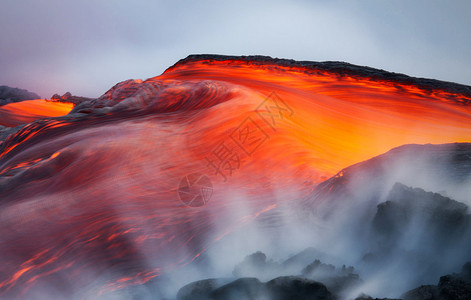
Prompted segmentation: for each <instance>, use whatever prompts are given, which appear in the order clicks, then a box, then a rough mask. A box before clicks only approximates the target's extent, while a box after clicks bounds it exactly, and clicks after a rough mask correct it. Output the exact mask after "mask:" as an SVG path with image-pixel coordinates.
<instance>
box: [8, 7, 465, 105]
mask: <svg viewBox="0 0 471 300" xmlns="http://www.w3.org/2000/svg"><path fill="white" fill-rule="evenodd" d="M470 12H471V1H466V0H463V1H445V0H443V1H436V0H419V1H412V0H408V1H402V0H401V1H386V0H384V1H381V0H368V1H336V0H330V1H327V0H323V1H308V0H304V1H303V0H299V1H277V0H272V1H268V0H267V1H265V0H264V1H235V0H233V1H221V0H219V1H216V0H214V1H211V0H202V1H166V2H164V1H154V0H147V1H146V0H134V1H121V0H94V1H92V0H80V1H77V0H74V1H71V0H1V2H0V85H9V86H12V87H19V88H25V89H28V90H30V91H33V92H36V93H38V94H39V95H41V96H42V97H51V96H52V94H54V93H59V94H63V93H65V92H67V91H70V92H72V94H75V95H80V96H88V97H96V96H100V95H101V94H103V93H104V92H106V91H107V90H108V89H109V88H110V87H112V86H113V85H114V84H116V83H117V82H119V81H123V80H126V79H129V78H141V79H146V78H149V77H153V76H156V75H159V74H161V73H162V72H163V71H164V70H165V69H166V68H167V67H168V66H170V65H172V64H173V63H175V62H176V61H177V60H178V59H180V58H184V57H186V56H187V55H188V54H194V53H216V54H230V55H249V54H261V55H270V56H273V57H279V58H293V59H297V60H313V61H325V60H336V61H347V62H350V63H354V64H359V65H367V66H371V67H376V68H381V69H385V70H388V71H394V72H400V73H405V74H408V75H412V76H419V77H427V78H437V79H441V80H447V81H454V82H458V83H463V84H468V85H471V18H470V17H469V14H470Z"/></svg>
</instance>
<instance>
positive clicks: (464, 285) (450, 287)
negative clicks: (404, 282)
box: [403, 262, 471, 300]
mask: <svg viewBox="0 0 471 300" xmlns="http://www.w3.org/2000/svg"><path fill="white" fill-rule="evenodd" d="M403 298H404V300H469V299H471V262H468V263H466V264H465V265H464V266H463V268H462V271H461V273H458V274H451V275H446V276H442V277H440V281H439V282H438V285H427V286H421V287H418V288H416V289H413V290H410V291H408V292H407V293H405V294H404V295H403Z"/></svg>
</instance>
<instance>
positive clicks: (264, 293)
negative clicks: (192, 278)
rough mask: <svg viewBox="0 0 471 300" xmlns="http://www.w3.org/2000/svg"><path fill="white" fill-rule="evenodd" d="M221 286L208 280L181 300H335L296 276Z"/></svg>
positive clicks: (186, 289) (323, 288)
mask: <svg viewBox="0 0 471 300" xmlns="http://www.w3.org/2000/svg"><path fill="white" fill-rule="evenodd" d="M218 285H219V282H218V281H216V280H215V279H208V280H202V281H197V282H193V283H190V284H189V285H186V286H184V287H183V288H181V289H180V291H178V294H177V299H178V300H190V299H191V300H262V299H270V300H289V299H293V300H304V299H306V300H307V299H309V300H316V299H319V300H334V299H336V298H335V296H333V295H332V294H331V293H330V292H329V290H328V289H327V287H326V286H325V285H323V284H322V283H320V282H317V281H314V280H310V279H306V278H301V277H297V276H282V277H277V278H275V279H272V280H270V281H268V282H266V283H262V282H260V280H258V279H256V278H239V279H237V280H234V281H232V282H230V283H228V284H225V285H222V286H220V287H217V288H216V286H218Z"/></svg>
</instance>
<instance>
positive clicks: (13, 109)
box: [0, 99, 74, 127]
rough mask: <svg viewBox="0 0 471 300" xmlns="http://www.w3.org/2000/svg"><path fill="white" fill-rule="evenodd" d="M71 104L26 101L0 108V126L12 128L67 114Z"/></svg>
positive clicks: (38, 100)
mask: <svg viewBox="0 0 471 300" xmlns="http://www.w3.org/2000/svg"><path fill="white" fill-rule="evenodd" d="M73 107H74V105H73V104H72V103H63V102H54V101H48V100H44V99H36V100H26V101H21V102H14V103H10V104H7V105H4V106H0V125H1V126H7V127H14V126H18V125H22V124H26V123H30V122H33V121H35V120H38V119H42V118H47V117H59V116H63V115H66V114H68V113H69V112H70V111H71V110H72V108H73Z"/></svg>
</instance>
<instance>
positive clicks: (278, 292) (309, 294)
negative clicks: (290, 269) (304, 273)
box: [266, 276, 335, 300]
mask: <svg viewBox="0 0 471 300" xmlns="http://www.w3.org/2000/svg"><path fill="white" fill-rule="evenodd" d="M266 289H267V294H268V295H269V297H268V299H272V300H288V299H293V300H304V299H306V300H308V299H309V300H311V299H319V300H321V299H322V300H329V299H332V300H333V299H335V297H334V296H333V295H332V294H331V293H330V292H329V290H328V289H327V287H326V286H325V285H323V284H322V283H320V282H317V281H314V280H309V279H305V278H301V277H295V276H284V277H278V278H275V279H273V280H270V281H269V282H267V283H266Z"/></svg>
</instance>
